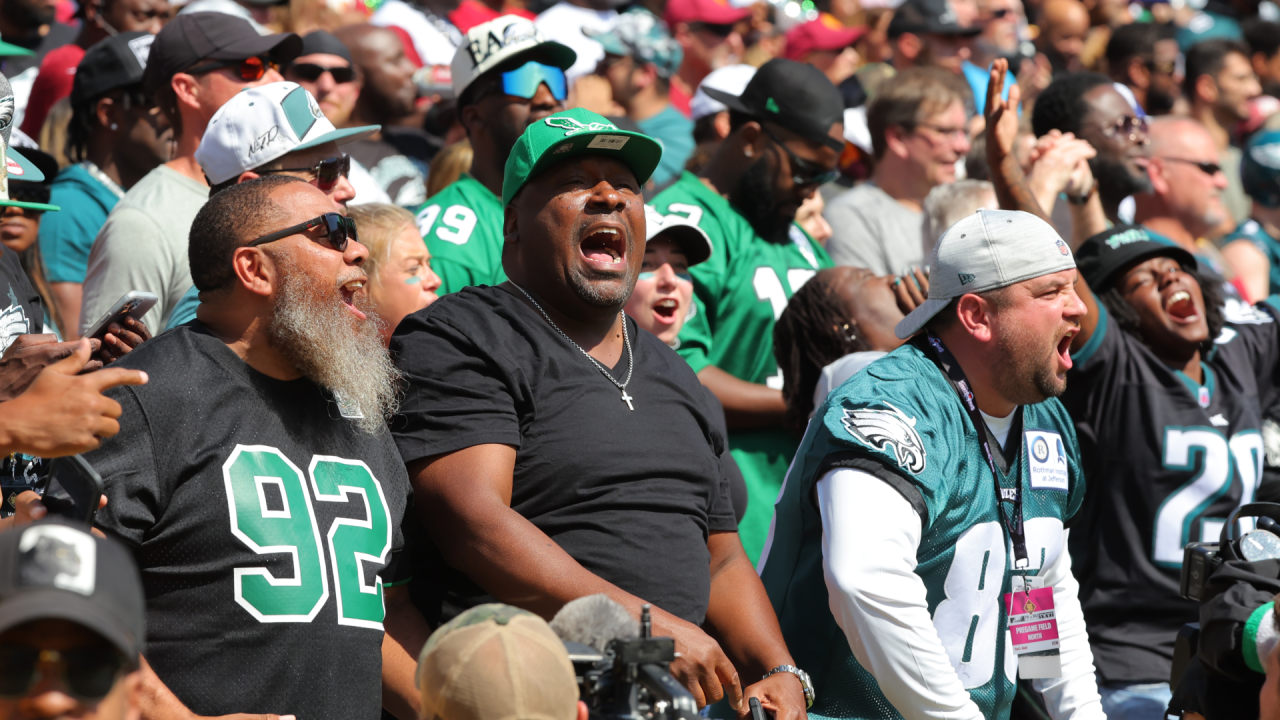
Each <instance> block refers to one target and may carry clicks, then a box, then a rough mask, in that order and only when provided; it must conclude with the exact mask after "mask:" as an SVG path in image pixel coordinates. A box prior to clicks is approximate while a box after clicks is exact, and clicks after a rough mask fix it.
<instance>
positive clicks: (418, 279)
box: [404, 275, 422, 285]
mask: <svg viewBox="0 0 1280 720" xmlns="http://www.w3.org/2000/svg"><path fill="white" fill-rule="evenodd" d="M420 282H422V278H421V277H420V276H418V275H414V276H412V277H408V278H405V281H404V284H405V285H417V284H418V283H420Z"/></svg>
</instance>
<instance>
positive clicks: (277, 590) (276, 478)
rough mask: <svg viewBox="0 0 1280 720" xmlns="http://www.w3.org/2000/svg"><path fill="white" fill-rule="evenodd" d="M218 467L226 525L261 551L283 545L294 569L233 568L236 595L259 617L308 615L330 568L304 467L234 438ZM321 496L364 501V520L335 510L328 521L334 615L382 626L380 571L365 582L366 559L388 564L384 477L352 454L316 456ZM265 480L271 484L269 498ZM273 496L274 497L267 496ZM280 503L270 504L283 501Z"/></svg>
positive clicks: (321, 598) (312, 471)
mask: <svg viewBox="0 0 1280 720" xmlns="http://www.w3.org/2000/svg"><path fill="white" fill-rule="evenodd" d="M222 475H223V479H224V481H225V483H226V488H227V504H228V506H229V508H230V510H231V533H232V534H233V535H235V536H236V538H238V539H239V540H240V541H241V542H243V543H244V544H245V545H246V546H248V547H249V549H251V550H253V551H254V552H255V553H257V554H259V555H271V554H283V553H288V554H289V555H290V556H292V558H293V573H292V577H287V578H276V577H275V576H273V575H272V574H271V573H270V571H268V570H267V569H266V568H262V567H253V568H236V570H235V587H236V589H235V594H236V602H237V603H239V604H240V605H241V606H242V607H244V608H245V609H246V610H248V611H249V613H250V614H251V615H253V616H254V617H255V618H257V619H258V620H259V621H260V622H311V620H313V619H314V618H315V616H316V613H318V612H319V611H320V608H321V607H323V606H324V604H325V602H326V601H327V600H328V598H329V582H328V573H327V570H326V568H325V564H324V549H323V546H322V545H321V540H320V529H319V525H318V523H317V522H316V516H315V510H314V508H313V507H312V504H311V495H310V493H309V492H308V488H307V485H306V481H305V480H304V478H303V476H302V471H301V470H299V469H298V467H297V466H296V465H294V464H293V463H292V462H290V461H289V459H288V458H287V457H285V456H284V454H283V453H281V452H280V451H279V450H277V449H275V448H272V447H266V446H261V445H237V446H236V449H235V451H233V452H232V453H231V457H229V458H228V459H227V461H226V463H224V464H223V466H222ZM308 475H310V476H311V486H312V488H313V490H314V492H315V497H316V500H318V501H320V502H343V503H350V502H353V501H356V499H357V498H358V499H359V501H360V502H361V503H362V504H363V505H364V517H365V519H364V520H356V519H353V518H336V519H334V521H333V523H332V524H331V525H330V526H329V533H328V539H329V557H330V560H331V562H332V564H333V580H334V584H335V586H336V590H337V592H336V595H337V598H338V623H339V624H340V625H355V626H357V627H367V628H373V629H377V630H381V629H382V618H383V615H384V607H383V602H382V579H381V578H379V577H377V576H376V575H375V576H374V581H373V583H372V584H369V583H367V582H365V566H366V564H367V563H378V564H386V561H387V553H388V552H389V551H390V549H391V512H390V510H389V509H388V508H387V500H386V496H384V495H383V493H382V484H381V483H380V482H378V479H377V478H376V477H374V476H373V473H372V472H370V470H369V467H368V466H367V465H365V464H364V463H363V462H360V461H358V460H346V459H343V458H337V457H326V456H319V455H317V456H314V457H312V459H311V466H310V467H309V468H308ZM268 487H272V488H274V490H273V491H272V492H271V494H272V496H273V497H272V498H271V499H270V500H269V499H268V497H267V495H268V490H267V488H268ZM273 501H274V502H273ZM281 504H282V507H272V505H281Z"/></svg>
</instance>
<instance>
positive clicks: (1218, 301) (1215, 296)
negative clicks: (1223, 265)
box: [1098, 270, 1226, 358]
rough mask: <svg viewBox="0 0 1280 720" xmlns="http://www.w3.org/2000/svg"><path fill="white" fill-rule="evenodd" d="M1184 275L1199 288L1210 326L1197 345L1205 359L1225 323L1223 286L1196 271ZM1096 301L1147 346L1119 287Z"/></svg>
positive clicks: (1138, 322)
mask: <svg viewBox="0 0 1280 720" xmlns="http://www.w3.org/2000/svg"><path fill="white" fill-rule="evenodd" d="M1187 274H1188V275H1190V276H1191V277H1192V278H1193V279H1194V280H1195V281H1196V283H1198V284H1199V285H1200V292H1201V294H1202V295H1203V296H1204V315H1205V322H1206V323H1208V325H1209V337H1208V338H1206V339H1205V341H1204V342H1202V343H1200V357H1201V358H1204V357H1205V356H1207V355H1208V354H1209V351H1210V350H1212V349H1213V341H1214V340H1216V339H1217V338H1218V335H1220V334H1222V327H1223V325H1225V324H1226V317H1225V315H1224V313H1223V310H1222V304H1223V300H1224V296H1223V292H1222V283H1221V282H1220V281H1218V280H1210V279H1209V278H1206V277H1205V276H1204V275H1203V274H1201V273H1200V272H1198V271H1195V270H1190V271H1187ZM1098 301H1099V302H1101V303H1102V306H1103V307H1105V308H1106V309H1107V312H1108V313H1110V314H1111V317H1112V319H1113V320H1115V322H1116V325H1118V326H1119V327H1120V329H1121V330H1123V331H1125V332H1127V333H1129V334H1130V335H1132V336H1133V337H1134V338H1136V339H1137V340H1138V342H1141V343H1142V344H1144V345H1147V344H1148V343H1147V340H1146V339H1145V338H1143V337H1142V329H1141V326H1142V319H1141V318H1140V317H1138V311H1137V310H1134V309H1133V306H1132V305H1130V304H1129V301H1128V300H1125V299H1124V294H1123V293H1121V292H1120V287H1119V286H1118V285H1116V284H1112V286H1111V287H1109V288H1107V290H1106V291H1105V292H1102V293H1099V294H1098Z"/></svg>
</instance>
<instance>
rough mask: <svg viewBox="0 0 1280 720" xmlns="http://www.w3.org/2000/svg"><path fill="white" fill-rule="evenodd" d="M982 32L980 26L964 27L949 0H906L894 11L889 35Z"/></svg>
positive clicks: (972, 34)
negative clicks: (958, 20) (957, 18)
mask: <svg viewBox="0 0 1280 720" xmlns="http://www.w3.org/2000/svg"><path fill="white" fill-rule="evenodd" d="M981 32H982V28H979V27H962V26H961V25H960V24H959V23H958V22H956V14H955V13H954V12H953V11H952V10H951V5H950V3H948V2H947V0H906V2H904V3H902V4H901V5H899V6H898V9H897V10H894V11H893V19H892V20H890V21H889V37H898V36H899V35H901V34H903V33H911V34H913V35H959V36H961V37H972V36H974V35H978V34H980V33H981Z"/></svg>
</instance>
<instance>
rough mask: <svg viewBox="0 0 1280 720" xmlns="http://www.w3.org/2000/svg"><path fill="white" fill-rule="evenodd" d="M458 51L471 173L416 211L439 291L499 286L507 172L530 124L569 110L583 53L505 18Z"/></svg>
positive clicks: (483, 27) (472, 35)
mask: <svg viewBox="0 0 1280 720" xmlns="http://www.w3.org/2000/svg"><path fill="white" fill-rule="evenodd" d="M466 40H467V41H466V42H465V43H463V44H462V46H461V47H459V48H458V52H457V53H455V54H454V56H453V67H452V70H453V92H454V95H455V96H456V97H457V98H458V117H459V119H461V121H462V125H463V127H465V128H466V129H467V137H468V138H470V140H471V148H472V150H473V151H474V152H475V157H474V158H473V159H472V160H471V172H470V173H463V174H462V177H460V178H458V180H457V181H456V182H454V183H453V184H451V185H449V186H447V187H445V188H444V189H443V190H441V191H440V192H438V193H436V194H435V195H433V196H431V197H430V198H429V199H428V200H427V202H426V203H425V204H423V205H422V207H420V208H418V231H419V232H421V233H422V239H423V240H425V241H426V243H427V249H429V250H430V251H431V269H432V270H434V271H435V272H436V275H439V276H440V281H441V285H440V290H439V291H438V292H439V294H441V295H444V294H445V293H451V292H457V291H459V290H461V289H462V288H464V287H467V286H468V285H497V284H498V283H500V282H502V281H504V280H506V279H507V275H506V273H504V272H503V271H502V170H503V167H504V166H506V164H507V157H508V156H509V155H510V154H511V148H513V147H515V144H516V140H517V139H519V137H520V135H521V134H522V133H523V132H524V129H525V128H527V127H529V126H530V125H532V124H533V123H535V122H537V121H538V120H541V119H542V118H544V117H547V116H548V115H550V114H552V113H554V112H559V111H561V110H563V109H564V98H565V87H566V86H565V78H564V68H567V67H569V66H570V65H572V64H573V61H574V59H575V58H576V57H577V55H576V54H575V53H574V52H573V50H570V49H569V48H568V47H566V46H564V45H561V44H560V43H557V42H551V41H549V40H545V39H543V37H542V35H541V34H539V33H538V31H537V30H536V29H534V27H533V23H531V22H530V21H528V20H525V19H524V18H520V17H517V16H515V15H503V16H502V17H500V18H498V19H496V20H491V21H489V22H487V23H483V24H480V25H477V26H475V27H473V28H471V29H470V30H469V31H467V38H466Z"/></svg>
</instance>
